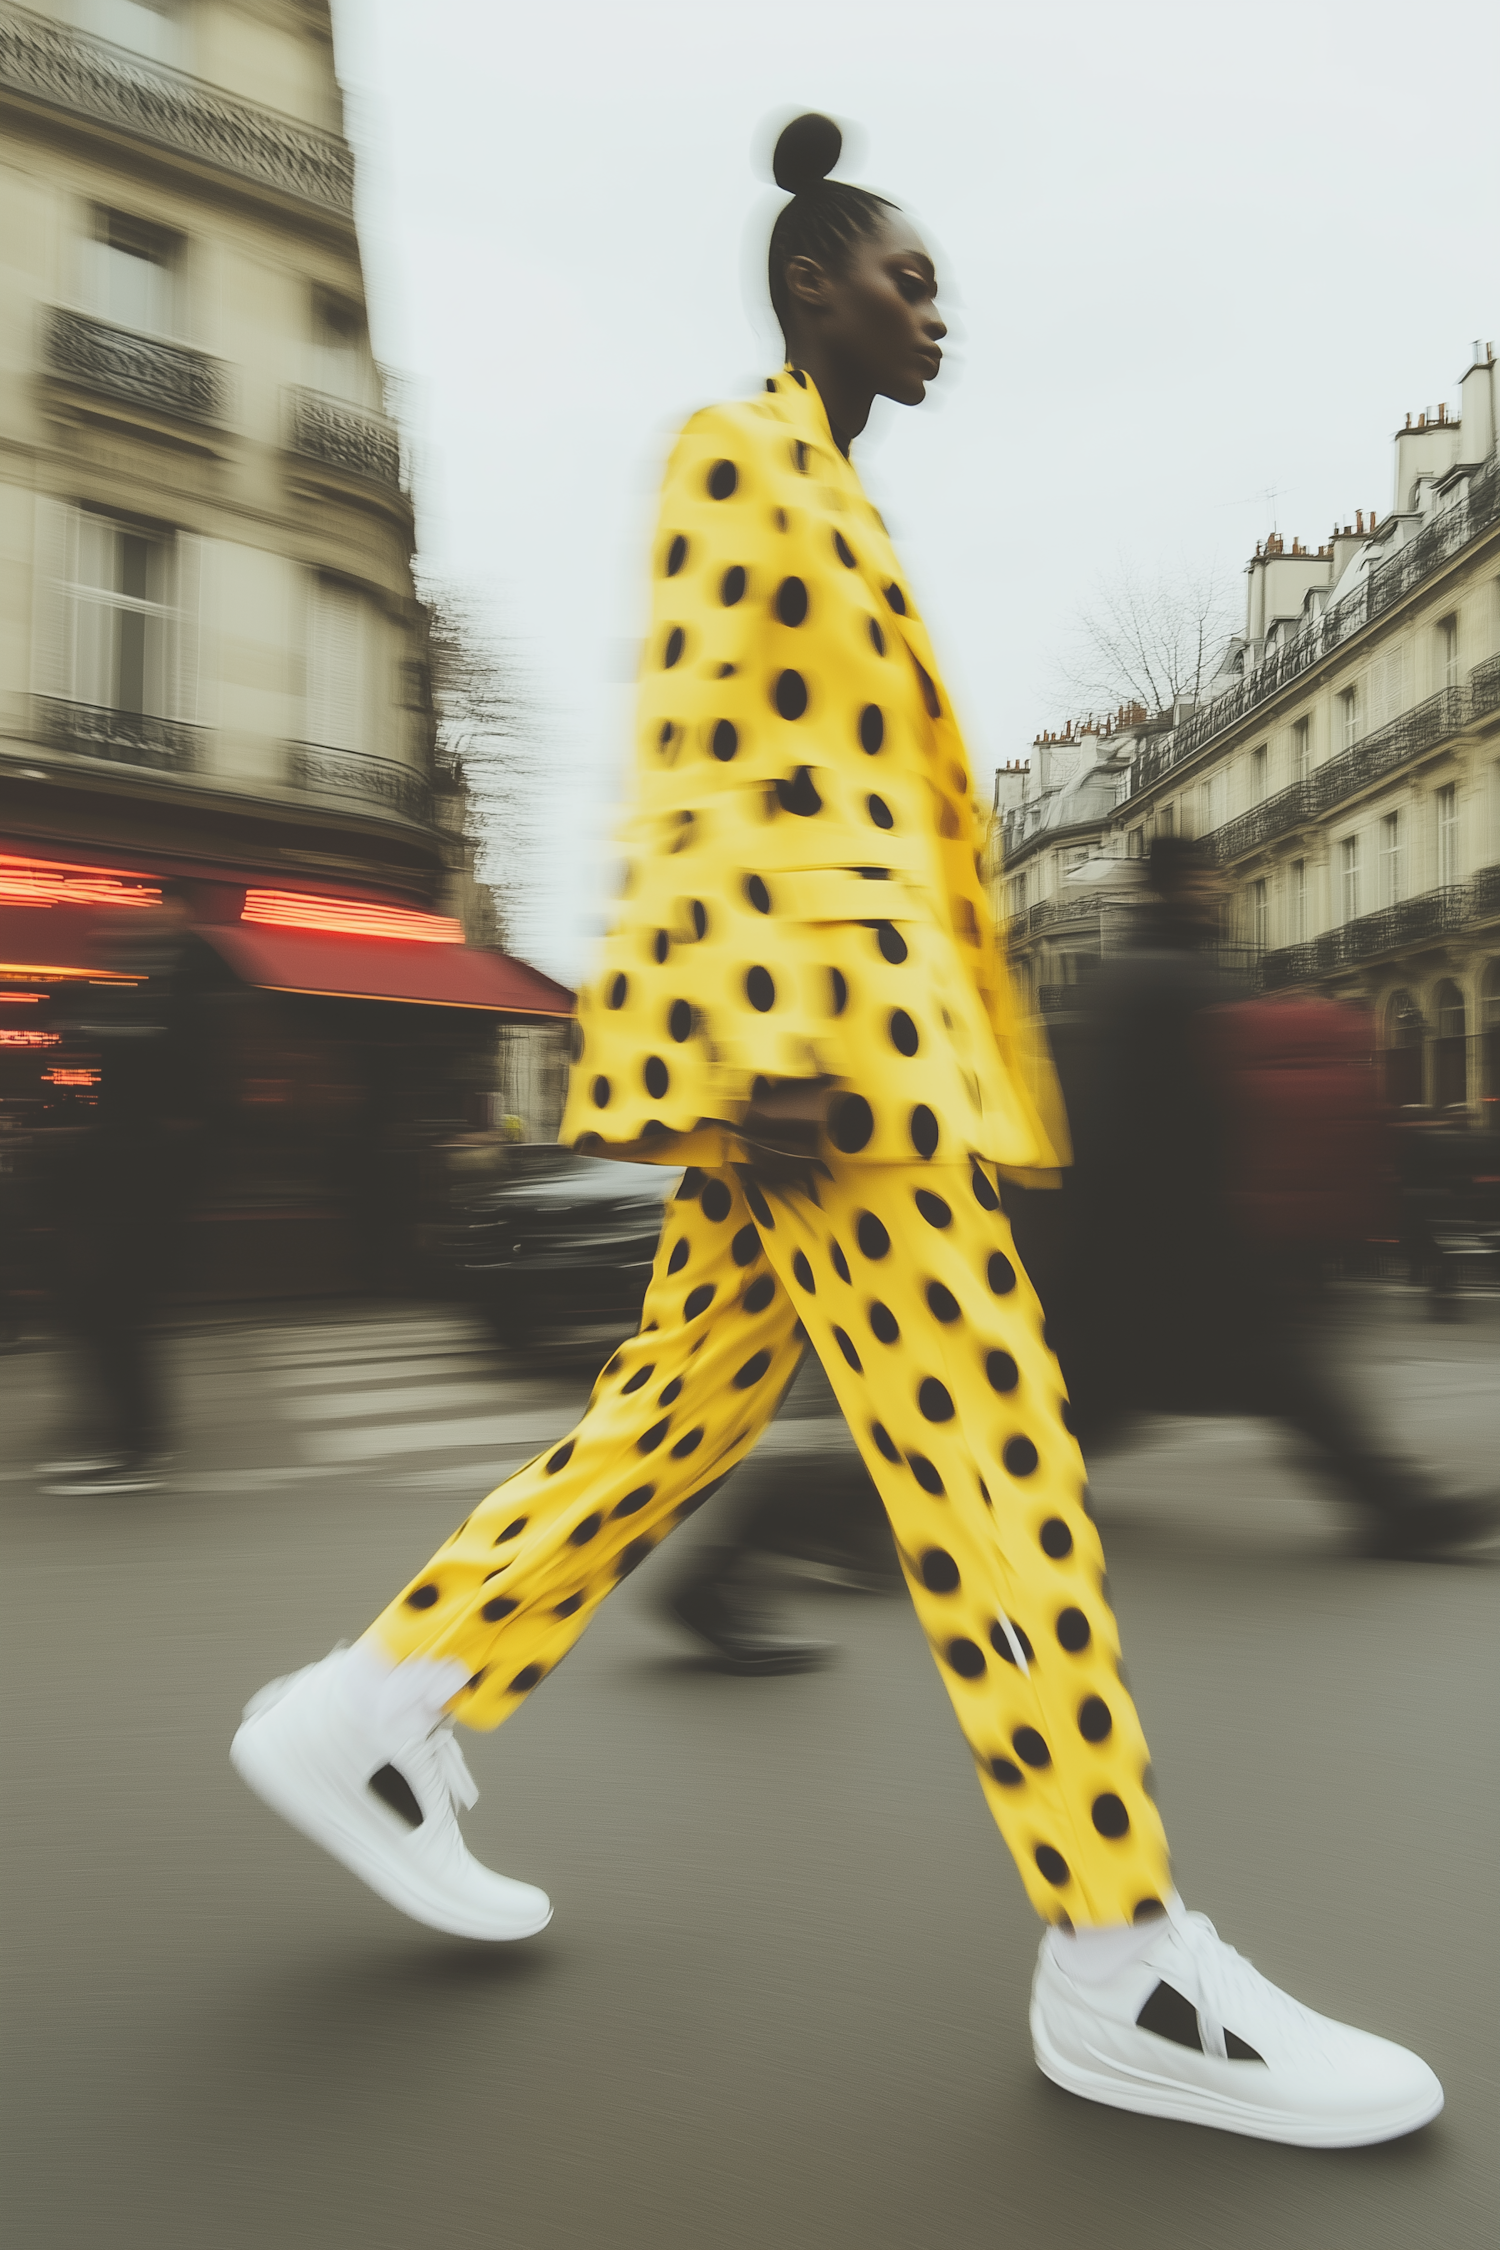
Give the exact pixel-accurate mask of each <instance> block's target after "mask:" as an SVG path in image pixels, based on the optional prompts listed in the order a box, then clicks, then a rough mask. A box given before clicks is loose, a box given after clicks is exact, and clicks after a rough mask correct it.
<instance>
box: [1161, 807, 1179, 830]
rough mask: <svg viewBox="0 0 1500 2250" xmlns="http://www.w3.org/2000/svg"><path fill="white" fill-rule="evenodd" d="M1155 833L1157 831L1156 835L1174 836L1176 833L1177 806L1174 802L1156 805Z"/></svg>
mask: <svg viewBox="0 0 1500 2250" xmlns="http://www.w3.org/2000/svg"><path fill="white" fill-rule="evenodd" d="M1156 833H1157V835H1158V836H1175V835H1176V833H1177V807H1176V805H1175V804H1174V805H1160V806H1158V807H1157V813H1156Z"/></svg>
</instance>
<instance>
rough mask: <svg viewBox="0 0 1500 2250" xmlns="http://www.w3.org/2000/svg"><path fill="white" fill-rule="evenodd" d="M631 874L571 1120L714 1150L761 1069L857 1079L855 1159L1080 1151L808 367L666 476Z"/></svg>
mask: <svg viewBox="0 0 1500 2250" xmlns="http://www.w3.org/2000/svg"><path fill="white" fill-rule="evenodd" d="M652 572H653V589H652V616H651V629H650V635H649V638H648V640H647V642H646V648H645V654H644V659H643V668H642V684H641V690H640V699H639V713H638V732H637V745H636V762H637V795H636V803H635V806H634V807H633V810H632V813H631V817H630V818H629V820H628V822H627V826H626V831H625V837H624V845H625V851H626V873H625V879H624V885H623V892H622V896H621V898H620V901H619V903H618V906H617V909H616V912H615V916H614V921H613V927H612V930H611V932H610V935H609V937H608V939H607V940H606V943H605V946H604V952H603V959H602V963H601V965H600V967H599V971H598V973H597V975H596V976H595V977H594V978H593V980H592V981H591V983H590V984H589V985H588V986H587V987H586V989H585V990H584V991H583V992H582V993H581V994H580V995H579V1019H578V1023H577V1025H576V1026H575V1033H574V1066H573V1072H572V1077H571V1082H570V1086H569V1094H568V1104H567V1112H566V1115H565V1117H564V1121H563V1134H562V1137H563V1139H564V1140H566V1141H571V1142H572V1143H573V1144H574V1145H575V1146H578V1147H581V1148H584V1149H591V1150H595V1151H598V1152H600V1153H609V1154H613V1155H618V1156H629V1157H637V1158H644V1159H647V1160H655V1161H659V1162H683V1161H688V1160H691V1161H693V1162H697V1163H713V1162H715V1161H718V1162H723V1161H729V1160H732V1159H733V1157H734V1156H735V1154H736V1143H735V1127H736V1125H737V1123H738V1122H739V1121H740V1120H741V1119H742V1118H743V1116H744V1113H745V1110H746V1108H747V1106H748V1105H749V1103H750V1101H751V1100H752V1098H753V1096H754V1094H755V1092H756V1091H757V1090H758V1086H759V1087H763V1086H764V1085H765V1084H766V1083H770V1084H775V1083H776V1082H778V1081H785V1080H808V1079H818V1078H823V1079H828V1080H832V1081H833V1082H834V1085H833V1088H832V1091H831V1096H830V1100H829V1108H828V1122H827V1134H828V1139H829V1141H830V1143H831V1144H832V1149H833V1150H837V1151H838V1152H839V1154H840V1155H841V1156H842V1157H843V1158H844V1159H845V1160H849V1159H854V1160H863V1161H866V1162H873V1163H898V1164H910V1163H911V1162H912V1160H913V1157H914V1156H915V1157H918V1158H925V1159H932V1160H936V1161H938V1162H950V1163H951V1162H955V1161H957V1160H959V1159H960V1158H961V1157H963V1156H964V1155H966V1154H970V1153H972V1154H975V1155H978V1156H982V1157H987V1158H990V1159H992V1160H993V1161H994V1162H995V1163H997V1164H999V1165H1000V1166H1001V1167H1003V1168H1004V1169H1005V1170H1007V1171H1009V1172H1011V1173H1013V1174H1015V1175H1017V1176H1020V1177H1030V1176H1035V1177H1041V1176H1045V1175H1047V1174H1049V1173H1053V1172H1055V1168H1056V1167H1057V1166H1058V1165H1059V1164H1060V1163H1064V1162H1066V1161H1067V1150H1066V1145H1065V1141H1066V1133H1065V1127H1064V1125H1063V1122H1062V1111H1061V1104H1060V1102H1059V1100H1058V1096H1057V1092H1056V1085H1055V1081H1054V1079H1053V1077H1052V1073H1051V1069H1050V1065H1049V1064H1048V1062H1047V1060H1046V1057H1045V1051H1044V1050H1043V1049H1041V1048H1040V1046H1039V1044H1038V1043H1037V1042H1036V1039H1035V1035H1034V1034H1033V1033H1032V1032H1030V1031H1029V1029H1028V1027H1027V1026H1026V1025H1025V1024H1024V1023H1023V1021H1022V1020H1021V1018H1020V1016H1019V1014H1018V1012H1017V1010H1016V1007H1015V1004H1014V1001H1013V997H1012V991H1011V985H1010V980H1009V977H1008V975H1007V972H1006V968H1005V964H1004V961H1003V959H1002V957H1001V954H1000V951H999V947H998V944H997V941H996V935H995V931H994V927H993V923H992V920H991V916H990V913H989V909H988V904H987V901H986V898H985V894H984V886H983V881H982V878H981V865H980V860H979V832H978V824H977V821H976V817H975V812H974V807H973V802H972V799H971V795H970V776H969V769H968V761H967V758H966V756H965V753H964V746H963V741H962V738H961V736H960V733H959V730H958V727H957V725H956V724H955V722H954V719H953V716H952V713H951V710H950V708H949V704H948V698H947V695H946V693H945V691H944V689H943V685H942V681H941V678H940V677H939V673H938V668H937V664H936V661H935V659H934V657H933V653H932V648H931V645H930V643H929V641H928V637H927V633H926V630H925V628H924V626H923V624H922V621H921V618H920V616H919V615H918V612H917V608H916V604H915V602H914V601H913V599H912V595H911V590H910V588H909V586H908V585H907V583H906V581H905V579H904V577H903V575H902V572H901V567H900V564H899V563H898V562H897V560H896V556H895V553H894V550H893V549H892V546H891V543H890V540H889V538H888V537H887V535H886V531H885V527H884V525H883V524H882V522H881V520H880V517H879V515H878V514H877V513H876V511H875V509H874V508H873V507H872V506H871V504H870V502H869V501H868V500H867V499H866V497H865V494H864V492H863V490H862V488H861V486H860V482H859V479H858V477H857V475H856V474H855V471H854V469H853V467H852V466H851V465H850V463H849V462H848V461H846V460H845V459H844V457H843V456H842V454H840V452H839V450H838V448H837V446H836V445H835V444H834V442H833V440H832V437H831V436H830V434H829V428H828V420H827V416H826V415H825V413H824V410H823V405H822V401H821V399H820V398H819V396H818V393H817V390H816V388H815V386H814V385H813V383H812V382H811V380H810V379H809V378H808V377H807V376H806V375H804V374H803V373H802V372H801V371H799V370H792V369H788V370H786V371H785V372H784V373H783V374H781V375H779V376H777V377H776V378H774V379H773V380H772V381H770V382H768V383H767V385H766V391H765V395H764V396H763V397H759V398H756V399H753V400H749V401H746V402H744V403H735V404H731V405H727V406H715V407H709V408H706V409H705V410H704V411H703V412H702V413H699V414H695V415H694V416H693V418H692V420H691V421H690V422H689V423H688V424H687V426H686V428H685V429H684V430H683V432H682V435H681V437H680V438H679V439H678V441H677V444H676V446H675V448H674V450H673V453H672V456H671V460H670V462H669V464H668V468H667V476H666V484H665V489H664V492H663V496H662V508H661V519H660V524H659V528H658V532H657V537H656V544H655V548H654V550H653V554H652Z"/></svg>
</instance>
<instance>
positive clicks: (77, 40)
mask: <svg viewBox="0 0 1500 2250" xmlns="http://www.w3.org/2000/svg"><path fill="white" fill-rule="evenodd" d="M0 91H3V92H6V93H10V94H19V95H21V96H22V97H24V98H25V99H26V100H28V101H33V102H38V103H40V104H42V105H43V106H44V107H46V108H48V109H60V110H64V111H67V112H69V113H70V114H72V115H73V116H76V117H87V118H90V119H92V120H93V121H94V122H95V123H96V124H100V125H105V126H109V127H112V128H113V129H114V130H116V131H123V132H126V133H129V134H131V135H132V136H133V137H134V138H135V139H137V140H143V141H150V142H151V143H153V144H154V145H155V146H156V147H158V148H165V149H169V150H171V151H172V152H173V153H174V154H176V155H179V156H186V157H190V158H193V159H195V160H196V161H198V162H199V163H204V164H211V165H213V166H214V167H215V168H216V169H217V170H219V171H221V172H230V173H233V174H235V175H236V176H237V177H238V178H240V179H243V180H251V181H253V182H254V183H255V184H256V185H257V186H258V187H265V188H273V189H275V190H277V191H278V192H279V193H280V194H282V195H290V196H295V197H296V198H297V200H298V201H299V202H302V203H310V204H315V205H316V206H317V207H318V208H319V209H321V210H324V211H334V212H337V213H338V215H339V216H340V217H341V218H345V219H349V220H351V221H352V219H353V216H354V156H353V153H352V151H351V150H350V148H349V146H348V144H347V142H345V141H343V140H342V139H340V138H339V136H338V135H337V134H335V133H325V132H322V131H320V130H319V128H318V127H317V126H315V125H304V124H302V123H301V121H300V120H299V119H297V118H295V117H283V116H280V115H279V114H278V113H277V112H276V111H275V110H269V109H260V108H258V107H257V106H256V105H255V104H254V103H253V102H243V101H238V100H236V98H235V97H234V96H233V95H232V94H224V93H221V92H220V91H219V89H218V88H217V87H216V86H207V85H205V84H204V82H203V80H202V79H200V78H189V77H187V76H186V75H185V73H184V72H182V71H180V70H169V69H167V68H166V67H165V66H164V65H163V64H161V63H154V62H147V61H145V60H143V58H142V57H141V56H139V55H132V54H130V53H128V52H127V51H126V50H125V49H124V48H122V47H115V46H112V45H111V44H110V42H109V41H108V40H106V39H94V38H91V37H90V36H89V35H88V34H87V33H85V32H80V31H74V30H73V29H71V27H70V26H68V25H66V24H60V23H57V22H55V21H54V20H52V19H51V18H49V17H47V16H38V15H34V14H33V13H32V11H31V10H30V9H29V8H17V7H12V6H10V5H8V4H7V0H0Z"/></svg>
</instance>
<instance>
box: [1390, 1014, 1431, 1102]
mask: <svg viewBox="0 0 1500 2250" xmlns="http://www.w3.org/2000/svg"><path fill="white" fill-rule="evenodd" d="M1426 1035H1427V1026H1426V1024H1425V1023H1424V1022H1423V1021H1422V1011H1421V1009H1420V1008H1419V1007H1418V1006H1417V1003H1416V1001H1415V1000H1414V999H1413V998H1412V996H1411V994H1410V993H1409V992H1407V991H1404V990H1403V991H1401V992H1393V993H1392V994H1391V996H1390V999H1389V1000H1388V1001H1387V1002H1386V1006H1385V1043H1384V1055H1385V1098H1386V1100H1387V1101H1388V1102H1389V1103H1390V1104H1391V1107H1392V1108H1393V1109H1411V1108H1414V1107H1415V1108H1418V1109H1420V1107H1421V1106H1422V1044H1423V1041H1424V1039H1425V1038H1426Z"/></svg>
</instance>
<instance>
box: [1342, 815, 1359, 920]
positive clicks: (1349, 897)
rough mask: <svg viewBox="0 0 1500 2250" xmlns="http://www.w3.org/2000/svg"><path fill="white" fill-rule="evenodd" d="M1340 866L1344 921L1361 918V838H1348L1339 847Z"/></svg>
mask: <svg viewBox="0 0 1500 2250" xmlns="http://www.w3.org/2000/svg"><path fill="white" fill-rule="evenodd" d="M1339 866H1340V874H1341V877H1342V883H1343V906H1344V920H1345V921H1346V922H1353V921H1357V920H1358V918H1359V838H1358V836H1346V837H1345V838H1344V840H1343V842H1342V843H1341V844H1340V846H1339Z"/></svg>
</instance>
